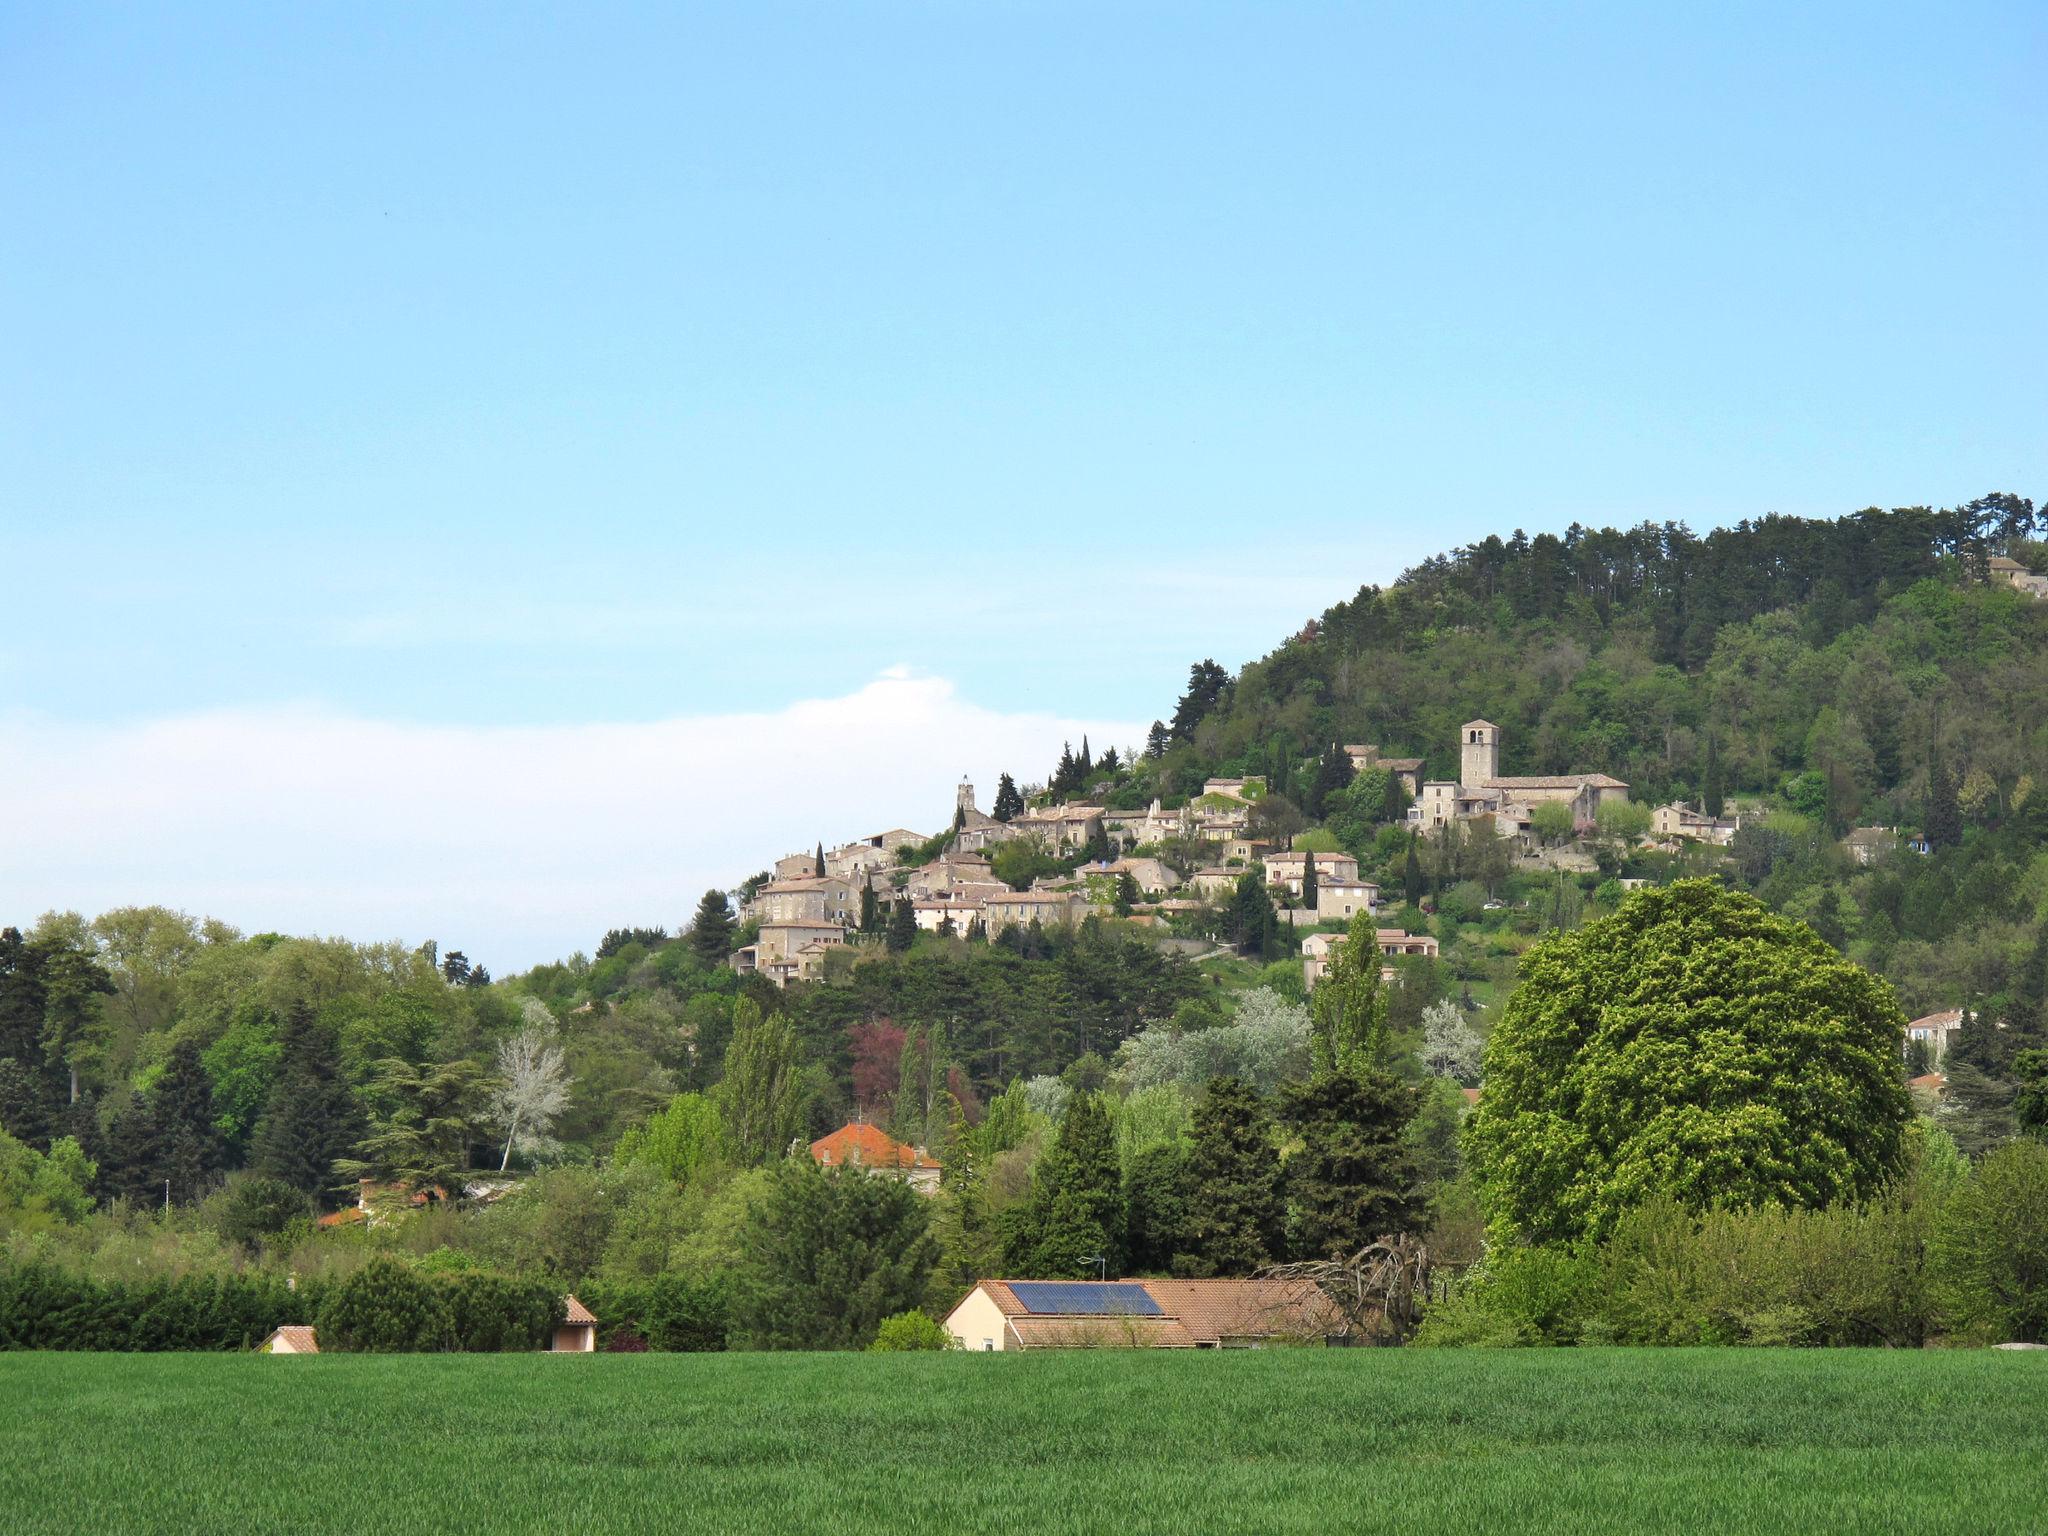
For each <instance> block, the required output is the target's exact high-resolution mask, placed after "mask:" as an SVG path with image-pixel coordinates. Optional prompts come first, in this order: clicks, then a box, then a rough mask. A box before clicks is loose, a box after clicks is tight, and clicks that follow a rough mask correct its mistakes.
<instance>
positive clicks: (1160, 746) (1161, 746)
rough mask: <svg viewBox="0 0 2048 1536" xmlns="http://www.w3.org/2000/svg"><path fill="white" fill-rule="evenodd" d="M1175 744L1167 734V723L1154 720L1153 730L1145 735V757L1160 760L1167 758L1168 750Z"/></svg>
mask: <svg viewBox="0 0 2048 1536" xmlns="http://www.w3.org/2000/svg"><path fill="white" fill-rule="evenodd" d="M1172 744H1173V738H1172V737H1171V736H1169V735H1167V733H1166V722H1165V721H1164V720H1154V721H1153V722H1152V729H1151V730H1149V731H1147V732H1146V733H1145V755H1146V756H1147V757H1149V758H1153V759H1155V760H1156V759H1158V758H1162V757H1164V756H1166V749H1167V748H1168V747H1169V746H1171V745H1172Z"/></svg>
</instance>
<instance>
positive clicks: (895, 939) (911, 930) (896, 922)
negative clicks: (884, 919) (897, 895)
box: [885, 896, 917, 955]
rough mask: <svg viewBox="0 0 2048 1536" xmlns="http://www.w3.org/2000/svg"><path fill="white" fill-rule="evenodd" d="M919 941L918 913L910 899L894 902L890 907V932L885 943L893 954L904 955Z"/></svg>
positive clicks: (904, 898)
mask: <svg viewBox="0 0 2048 1536" xmlns="http://www.w3.org/2000/svg"><path fill="white" fill-rule="evenodd" d="M916 940H917V912H916V910H915V909H914V908H912V906H911V905H910V898H909V897H907V896H906V897H903V898H902V899H900V900H898V901H896V902H893V903H892V904H891V905H890V907H889V931H888V934H887V936H886V939H885V942H886V943H887V944H888V946H889V951H890V953H892V954H898V955H900V954H902V953H903V952H904V951H905V950H907V949H909V948H910V946H911V945H912V944H913V943H915V942H916Z"/></svg>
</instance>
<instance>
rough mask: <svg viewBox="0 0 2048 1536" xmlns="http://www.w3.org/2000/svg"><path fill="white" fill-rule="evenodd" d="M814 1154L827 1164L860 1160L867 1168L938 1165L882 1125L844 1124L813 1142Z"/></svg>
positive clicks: (859, 1162)
mask: <svg viewBox="0 0 2048 1536" xmlns="http://www.w3.org/2000/svg"><path fill="white" fill-rule="evenodd" d="M811 1156H812V1158H813V1159H815V1160H816V1161H817V1162H820V1163H823V1164H825V1165H826V1166H827V1167H836V1166H842V1165H844V1164H847V1163H854V1164H858V1165H859V1166H861V1167H864V1168H937V1167H938V1166H940V1165H939V1162H938V1160H937V1159H936V1158H933V1157H931V1156H929V1155H927V1154H925V1153H922V1152H919V1151H918V1150H917V1148H915V1147H906V1146H905V1145H904V1144H903V1143H902V1142H900V1141H898V1140H896V1138H895V1137H893V1136H891V1135H889V1134H888V1132H886V1131H884V1130H883V1129H882V1128H881V1127H880V1126H874V1125H866V1124H857V1125H842V1126H841V1127H839V1129H838V1130H836V1131H834V1132H833V1133H832V1134H831V1135H830V1136H820V1137H819V1138H818V1139H817V1140H816V1141H814V1142H812V1143H811Z"/></svg>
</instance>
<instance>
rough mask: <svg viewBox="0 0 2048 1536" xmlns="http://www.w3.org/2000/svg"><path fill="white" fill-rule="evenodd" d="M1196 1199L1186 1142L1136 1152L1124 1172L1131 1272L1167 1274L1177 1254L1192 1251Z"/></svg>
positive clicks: (1159, 1145)
mask: <svg viewBox="0 0 2048 1536" xmlns="http://www.w3.org/2000/svg"><path fill="white" fill-rule="evenodd" d="M1194 1199H1195V1189H1194V1179H1193V1175H1192V1174H1191V1173H1190V1171H1189V1168H1188V1149H1187V1147H1186V1146H1185V1145H1184V1144H1183V1143H1180V1142H1154V1143H1152V1144H1150V1145H1149V1146H1146V1147H1143V1148H1141V1149H1140V1150H1139V1151H1137V1152H1136V1153H1134V1154H1132V1156H1131V1158H1130V1160H1129V1162H1128V1163H1127V1164H1126V1166H1125V1169H1124V1210H1125V1220H1126V1233H1125V1246H1126V1260H1127V1265H1128V1269H1129V1272H1130V1273H1132V1274H1140V1275H1163V1274H1166V1273H1168V1272H1169V1271H1170V1270H1171V1269H1172V1268H1173V1265H1174V1259H1175V1257H1176V1256H1185V1255H1187V1254H1189V1253H1190V1252H1191V1251H1192V1234H1191V1226H1192V1223H1193V1220H1194ZM1183 1267H1186V1266H1185V1263H1184V1264H1183Z"/></svg>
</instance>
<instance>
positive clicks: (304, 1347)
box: [264, 1323, 320, 1355]
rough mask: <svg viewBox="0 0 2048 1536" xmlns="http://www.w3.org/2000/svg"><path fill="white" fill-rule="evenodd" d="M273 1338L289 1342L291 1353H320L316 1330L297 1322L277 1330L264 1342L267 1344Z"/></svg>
mask: <svg viewBox="0 0 2048 1536" xmlns="http://www.w3.org/2000/svg"><path fill="white" fill-rule="evenodd" d="M273 1340H281V1341H282V1342H284V1343H286V1344H289V1345H290V1346H291V1349H290V1350H289V1351H288V1353H291V1354H300V1355H317V1354H319V1353H320V1342H319V1340H318V1339H317V1338H316V1337H315V1336H314V1331H313V1330H312V1329H311V1328H308V1327H304V1326H302V1325H300V1324H297V1323H290V1324H287V1325H286V1326H284V1327H282V1328H279V1329H277V1330H275V1331H274V1332H272V1334H271V1335H270V1338H269V1339H266V1340H264V1342H265V1343H266V1344H267V1343H270V1342H272V1341H273Z"/></svg>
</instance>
